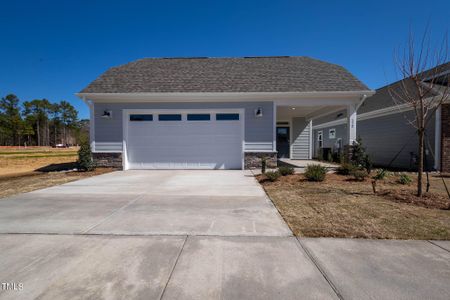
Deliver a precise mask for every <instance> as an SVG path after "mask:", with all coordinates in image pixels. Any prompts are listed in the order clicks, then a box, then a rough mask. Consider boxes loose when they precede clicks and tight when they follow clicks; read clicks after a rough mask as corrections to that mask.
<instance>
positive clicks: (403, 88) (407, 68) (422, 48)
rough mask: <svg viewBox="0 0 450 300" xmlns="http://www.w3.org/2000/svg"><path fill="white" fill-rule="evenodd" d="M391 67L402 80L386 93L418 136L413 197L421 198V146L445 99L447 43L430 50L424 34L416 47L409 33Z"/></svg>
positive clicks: (446, 88) (422, 146)
mask: <svg viewBox="0 0 450 300" xmlns="http://www.w3.org/2000/svg"><path fill="white" fill-rule="evenodd" d="M394 60H395V64H396V67H397V69H398V71H399V72H400V75H401V76H402V77H403V78H404V79H403V80H401V81H400V82H399V84H398V85H396V86H392V87H391V88H390V89H389V93H390V95H391V97H392V98H393V99H394V101H395V103H396V105H398V106H401V107H410V108H412V110H413V112H414V118H413V119H412V120H408V121H409V123H410V124H411V125H412V126H414V128H415V129H416V130H417V135H418V140H419V144H418V182H417V196H419V197H421V196H422V194H423V188H422V187H423V171H424V144H425V133H426V129H427V126H428V123H429V120H430V119H431V117H432V116H433V114H434V113H435V111H436V110H437V109H438V108H439V107H440V106H441V105H442V104H443V103H444V101H447V100H448V99H449V96H450V95H449V94H450V89H449V82H448V81H449V76H448V73H447V74H445V73H444V72H443V71H444V70H443V68H444V67H446V68H447V70H448V68H449V66H448V39H447V35H445V36H444V38H443V39H442V42H441V43H440V45H438V46H436V47H432V46H431V43H430V34H429V31H428V29H427V30H425V32H424V34H423V36H422V38H421V39H420V41H419V42H418V43H417V42H416V41H415V39H414V36H413V34H412V32H410V35H409V39H408V41H407V43H406V46H405V47H404V48H403V49H401V51H397V53H396V55H395V58H394Z"/></svg>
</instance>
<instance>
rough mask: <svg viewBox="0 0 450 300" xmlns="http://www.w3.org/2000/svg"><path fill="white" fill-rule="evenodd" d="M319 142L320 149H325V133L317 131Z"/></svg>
mask: <svg viewBox="0 0 450 300" xmlns="http://www.w3.org/2000/svg"><path fill="white" fill-rule="evenodd" d="M317 142H318V144H319V145H318V146H319V148H322V147H323V131H317Z"/></svg>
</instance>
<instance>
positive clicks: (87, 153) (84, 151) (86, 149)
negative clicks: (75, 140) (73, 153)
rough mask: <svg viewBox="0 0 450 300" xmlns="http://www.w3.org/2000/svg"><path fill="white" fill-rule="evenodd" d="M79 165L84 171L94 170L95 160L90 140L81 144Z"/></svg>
mask: <svg viewBox="0 0 450 300" xmlns="http://www.w3.org/2000/svg"><path fill="white" fill-rule="evenodd" d="M77 163H78V167H79V169H80V170H83V171H92V170H93V169H94V168H95V166H94V161H93V160H92V152H91V146H90V145H89V142H87V141H83V142H82V143H81V145H80V150H78V161H77Z"/></svg>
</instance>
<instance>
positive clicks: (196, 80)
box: [80, 56, 369, 93]
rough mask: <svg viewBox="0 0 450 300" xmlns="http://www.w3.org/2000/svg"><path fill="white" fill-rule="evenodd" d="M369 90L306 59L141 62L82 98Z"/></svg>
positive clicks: (101, 80) (107, 76)
mask: <svg viewBox="0 0 450 300" xmlns="http://www.w3.org/2000/svg"><path fill="white" fill-rule="evenodd" d="M366 90H369V88H368V87H367V86H366V85H364V84H363V83H362V82H361V81H359V80H358V79H357V78H356V77H355V76H353V75H352V74H351V73H350V72H349V71H347V70H346V69H344V68H343V67H341V66H338V65H335V64H331V63H327V62H323V61H320V60H316V59H312V58H309V57H302V56H297V57H290V56H273V57H243V58H144V59H140V60H137V61H134V62H130V63H128V64H125V65H121V66H117V67H112V68H110V69H109V70H107V71H106V72H105V73H103V74H102V75H101V76H100V77H98V78H97V79H96V80H94V81H93V82H92V83H90V84H89V85H88V86H87V87H86V88H84V89H83V90H82V91H81V92H80V93H208V92H209V93H224V92H244V93H245V92H332V91H366Z"/></svg>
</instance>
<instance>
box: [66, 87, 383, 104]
mask: <svg viewBox="0 0 450 300" xmlns="http://www.w3.org/2000/svg"><path fill="white" fill-rule="evenodd" d="M373 94H375V91H373V90H362V91H329V92H223V93H211V92H205V93H77V94H75V95H76V96H78V97H80V98H86V99H90V100H93V101H95V102H128V101H138V102H160V101H163V102H179V101H188V102H195V101H197V102H204V101H220V100H224V101H230V102H236V101H243V100H245V101H274V100H276V99H279V100H284V99H291V100H302V99H306V100H309V99H313V100H317V99H320V98H325V99H330V100H331V99H335V100H336V99H349V98H357V99H358V100H359V99H360V97H361V96H363V95H368V96H371V95H373Z"/></svg>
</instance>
